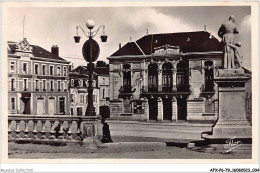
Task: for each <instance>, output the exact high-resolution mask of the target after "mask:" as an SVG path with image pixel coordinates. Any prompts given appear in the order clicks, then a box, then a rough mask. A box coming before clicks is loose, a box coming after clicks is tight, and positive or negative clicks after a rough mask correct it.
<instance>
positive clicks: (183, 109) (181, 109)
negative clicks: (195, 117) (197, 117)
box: [177, 98, 187, 120]
mask: <svg viewBox="0 0 260 173" xmlns="http://www.w3.org/2000/svg"><path fill="white" fill-rule="evenodd" d="M177 107H178V120H186V119H187V101H186V98H177Z"/></svg>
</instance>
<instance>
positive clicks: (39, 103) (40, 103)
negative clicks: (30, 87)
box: [37, 98, 44, 115]
mask: <svg viewBox="0 0 260 173" xmlns="http://www.w3.org/2000/svg"><path fill="white" fill-rule="evenodd" d="M42 114H44V99H43V98H37V115H42Z"/></svg>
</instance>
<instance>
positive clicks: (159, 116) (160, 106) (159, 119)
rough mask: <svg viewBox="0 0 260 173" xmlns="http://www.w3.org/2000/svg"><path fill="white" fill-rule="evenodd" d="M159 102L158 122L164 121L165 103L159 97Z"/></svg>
mask: <svg viewBox="0 0 260 173" xmlns="http://www.w3.org/2000/svg"><path fill="white" fill-rule="evenodd" d="M157 102H158V117H157V120H158V121H163V103H162V99H161V97H158V99H157Z"/></svg>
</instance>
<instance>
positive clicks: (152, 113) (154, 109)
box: [148, 98, 158, 120]
mask: <svg viewBox="0 0 260 173" xmlns="http://www.w3.org/2000/svg"><path fill="white" fill-rule="evenodd" d="M148 103H149V120H157V116H158V102H157V99H156V98H152V99H149V101H148Z"/></svg>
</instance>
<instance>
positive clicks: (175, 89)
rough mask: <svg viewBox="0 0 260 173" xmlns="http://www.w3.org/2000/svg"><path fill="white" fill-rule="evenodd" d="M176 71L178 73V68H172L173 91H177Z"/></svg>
mask: <svg viewBox="0 0 260 173" xmlns="http://www.w3.org/2000/svg"><path fill="white" fill-rule="evenodd" d="M176 73H177V69H175V68H174V69H173V70H172V91H173V92H177V88H176Z"/></svg>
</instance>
